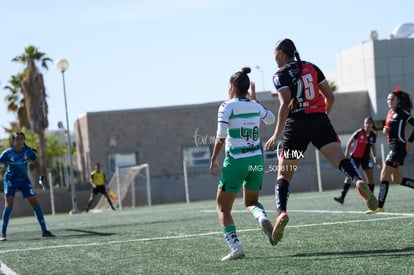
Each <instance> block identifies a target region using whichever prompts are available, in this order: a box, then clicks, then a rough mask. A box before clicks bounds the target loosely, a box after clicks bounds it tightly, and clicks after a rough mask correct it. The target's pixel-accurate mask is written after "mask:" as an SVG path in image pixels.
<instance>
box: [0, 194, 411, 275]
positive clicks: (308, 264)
mask: <svg viewBox="0 0 414 275" xmlns="http://www.w3.org/2000/svg"><path fill="white" fill-rule="evenodd" d="M376 188H377V189H376V192H375V193H376V194H377V193H378V192H377V191H378V186H377V187H376ZM339 192H340V191H339V190H335V191H327V192H322V193H318V192H309V193H292V194H291V197H290V200H289V204H288V213H289V216H290V221H289V224H288V226H287V227H286V229H285V236H284V238H283V240H282V241H281V242H280V243H279V244H278V245H276V246H271V245H270V244H269V243H268V240H267V238H266V237H265V235H264V234H263V233H262V232H261V230H260V228H259V226H258V224H257V223H256V222H255V220H254V219H253V217H252V216H251V215H250V214H248V213H247V211H246V210H245V209H244V207H243V205H242V200H241V198H238V199H237V201H236V204H235V206H234V218H235V221H236V225H237V231H238V235H239V238H240V241H241V243H242V245H243V246H244V249H245V252H246V255H247V258H245V259H241V260H234V261H227V262H221V261H220V259H221V258H222V257H223V256H224V255H226V254H227V253H228V252H229V249H228V247H227V245H226V243H225V241H224V238H223V236H222V234H221V232H220V227H219V225H218V220H217V215H216V212H215V202H214V201H213V200H211V201H202V202H192V203H190V204H185V203H182V204H168V205H167V204H166V205H157V206H151V207H140V208H135V209H126V210H122V211H112V210H110V211H104V212H100V213H93V212H90V213H88V214H86V213H82V214H76V215H66V214H65V215H55V216H51V215H47V216H46V222H47V224H48V227H49V229H50V231H52V232H53V233H54V234H56V236H57V237H56V238H41V237H40V229H39V225H38V223H37V221H36V220H35V218H34V217H24V218H13V217H12V219H11V220H10V224H9V229H8V235H7V238H8V240H7V241H5V242H1V243H0V261H1V264H2V266H1V270H2V271H3V273H7V270H8V272H10V273H9V274H13V272H15V273H17V274H255V275H257V274H414V230H413V228H414V190H412V189H408V188H405V187H401V186H391V187H390V191H389V194H388V200H387V203H386V205H385V211H386V212H385V213H380V214H374V215H367V214H365V210H366V207H365V205H364V203H363V202H362V199H361V198H360V196H359V194H358V193H357V191H356V190H355V188H352V189H351V190H350V191H349V193H348V196H347V198H346V201H345V204H344V205H340V204H338V203H337V202H335V201H334V200H333V197H334V196H336V195H339ZM261 201H262V203H263V204H264V205H265V207H266V208H267V210H268V214H269V216H270V217H271V218H272V219H271V220H272V222H273V221H274V218H275V215H276V214H275V206H274V200H273V197H272V196H265V197H262V199H261Z"/></svg>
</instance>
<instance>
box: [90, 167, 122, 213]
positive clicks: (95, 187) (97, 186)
mask: <svg viewBox="0 0 414 275" xmlns="http://www.w3.org/2000/svg"><path fill="white" fill-rule="evenodd" d="M91 185H92V189H91V194H90V196H89V201H88V206H87V207H86V210H85V211H86V213H87V212H88V211H89V208H90V207H91V205H92V202H93V200H94V199H95V196H96V195H97V194H99V193H101V194H103V195H104V196H105V197H106V199H107V200H108V203H109V205H110V206H111V208H112V210H115V207H114V206H113V205H112V201H111V198H110V197H109V195H108V192H106V187H105V173H104V172H103V171H102V170H101V165H100V164H99V163H97V164H96V165H95V170H93V171H92V172H91Z"/></svg>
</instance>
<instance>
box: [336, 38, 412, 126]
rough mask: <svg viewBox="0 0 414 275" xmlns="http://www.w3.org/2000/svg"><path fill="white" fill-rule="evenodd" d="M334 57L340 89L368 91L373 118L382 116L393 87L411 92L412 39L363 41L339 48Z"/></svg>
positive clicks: (386, 108)
mask: <svg viewBox="0 0 414 275" xmlns="http://www.w3.org/2000/svg"><path fill="white" fill-rule="evenodd" d="M336 60H337V70H336V71H337V73H336V76H337V85H338V87H339V91H340V92H354V91H368V95H369V98H370V103H371V104H370V112H371V115H372V116H373V118H374V120H382V119H384V116H385V113H386V112H387V110H388V107H387V104H386V103H387V102H386V98H387V95H388V93H389V92H391V91H393V90H394V88H395V87H397V86H399V87H400V88H401V89H403V90H404V91H408V92H413V91H414V78H413V74H414V38H406V39H385V40H370V41H366V42H363V43H361V44H359V45H356V46H354V47H352V48H349V49H344V50H341V51H339V52H338V53H337V58H336Z"/></svg>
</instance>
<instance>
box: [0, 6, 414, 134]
mask: <svg viewBox="0 0 414 275" xmlns="http://www.w3.org/2000/svg"><path fill="white" fill-rule="evenodd" d="M391 3H392V5H391ZM413 10H414V2H411V1H405V0H404V1H403V0H394V1H392V2H390V1H389V0H377V1H360V0H358V1H357V0H348V1H319V0H314V1H304V0H296V1H291V2H289V3H288V2H285V1H275V0H257V1H246V0H119V1H109V0H88V1H84V0H70V1H69V0H62V1H56V0H39V1H27V0H13V1H1V2H0V36H1V38H2V39H1V41H2V43H1V50H0V91H1V92H0V95H1V97H0V98H1V100H0V118H1V119H0V126H2V127H0V138H7V137H8V136H7V134H5V133H4V130H3V127H9V125H10V122H11V121H14V120H16V116H15V115H14V114H13V113H9V112H7V104H6V102H5V101H4V97H5V96H6V94H7V91H6V90H4V86H6V85H8V81H9V80H10V77H11V76H12V75H15V74H17V73H19V72H21V71H22V70H23V68H24V67H23V65H21V64H18V63H14V62H11V60H12V59H13V58H14V57H16V56H19V55H21V54H23V53H24V49H25V48H26V47H27V46H29V45H34V46H36V47H37V48H38V49H39V51H41V52H44V53H45V54H46V56H48V57H50V58H51V59H53V60H54V61H56V60H58V59H60V58H65V59H67V60H68V62H69V68H68V69H67V70H66V72H65V73H64V77H65V83H66V85H65V87H66V99H67V112H68V117H69V129H70V130H73V128H74V127H73V125H74V121H75V120H76V118H78V117H80V116H83V115H85V114H86V113H87V112H97V111H109V110H124V109H136V108H152V107H163V106H177V105H187V104H199V103H206V102H215V101H223V100H225V99H226V98H227V88H228V81H229V78H230V76H231V75H232V74H233V73H235V72H236V71H238V70H240V69H241V68H242V67H245V66H249V67H251V68H252V72H251V74H250V78H251V80H253V81H255V82H256V90H257V91H263V90H264V91H271V90H274V87H273V84H272V75H273V73H274V72H275V71H276V70H277V67H276V64H275V61H274V57H273V50H274V46H275V43H276V42H277V41H278V40H279V39H283V38H286V37H288V38H291V39H292V40H293V41H294V42H295V44H296V47H297V50H298V52H299V54H300V56H301V59H302V60H306V61H310V62H313V63H315V64H317V65H318V66H319V67H320V68H321V69H322V70H323V71H324V72H325V73H327V74H328V73H331V72H334V71H335V70H336V54H337V53H338V52H340V51H341V50H344V49H348V48H352V47H353V46H356V45H359V44H360V43H362V42H364V41H366V40H368V39H369V35H370V32H371V31H372V30H376V31H377V32H378V35H379V39H388V38H389V36H390V34H391V32H392V31H393V30H394V29H395V28H396V27H397V26H399V25H401V24H403V23H409V22H410V23H412V22H414V14H413ZM48 66H49V69H48V70H41V72H42V74H43V76H44V82H45V86H46V93H47V96H48V97H47V102H48V105H49V116H48V117H49V128H48V129H49V130H57V129H58V122H59V121H62V122H63V124H64V126H65V128H66V127H67V124H66V112H65V99H64V92H63V81H62V75H61V73H60V72H58V71H57V70H56V69H55V65H54V62H51V63H48ZM166 119H168V118H166ZM137 123H138V122H137Z"/></svg>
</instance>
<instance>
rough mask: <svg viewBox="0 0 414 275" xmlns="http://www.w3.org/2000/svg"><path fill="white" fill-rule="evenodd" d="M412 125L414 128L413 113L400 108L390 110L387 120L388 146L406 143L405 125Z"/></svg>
mask: <svg viewBox="0 0 414 275" xmlns="http://www.w3.org/2000/svg"><path fill="white" fill-rule="evenodd" d="M407 122H408V123H410V124H411V125H413V126H414V118H413V117H412V116H411V113H410V112H408V111H406V110H403V109H401V108H398V109H396V110H392V109H389V110H388V113H387V117H386V119H385V127H386V128H387V129H388V144H396V143H406V142H407V141H406V140H405V125H406V123H407Z"/></svg>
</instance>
